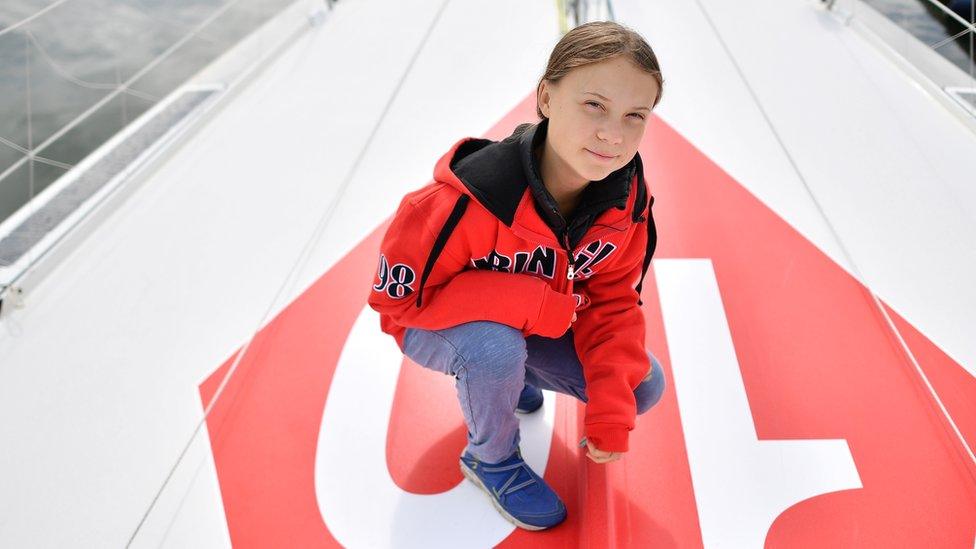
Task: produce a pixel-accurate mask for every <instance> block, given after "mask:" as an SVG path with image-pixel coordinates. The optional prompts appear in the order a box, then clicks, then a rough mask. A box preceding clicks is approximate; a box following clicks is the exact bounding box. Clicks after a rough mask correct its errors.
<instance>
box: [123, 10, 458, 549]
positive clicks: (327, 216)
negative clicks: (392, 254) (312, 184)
mask: <svg viewBox="0 0 976 549" xmlns="http://www.w3.org/2000/svg"><path fill="white" fill-rule="evenodd" d="M449 2H450V0H443V2H442V3H441V6H440V8H439V9H438V11H437V14H436V15H435V16H434V18H433V20H432V21H431V23H430V25H428V27H427V31H426V33H425V34H424V37H423V38H422V39H421V41H420V44H419V45H418V46H417V49H416V51H414V53H413V56H412V57H411V59H410V62H409V63H408V64H407V67H406V69H404V71H403V74H401V75H400V79H399V81H398V82H397V84H396V87H395V88H394V89H393V93H392V94H391V95H390V97H389V99H388V100H387V102H386V105H384V107H383V111H382V112H381V113H380V116H379V118H378V119H377V120H376V123H375V124H374V125H373V129H372V131H371V132H370V134H369V136H368V137H367V138H366V142H365V143H364V144H363V147H362V148H361V149H360V151H359V155H358V156H357V157H356V160H355V161H354V162H353V164H352V166H350V168H349V170H348V171H347V172H346V176H345V178H344V179H343V181H342V183H341V184H340V185H339V190H338V193H337V194H336V195H335V196H334V197H331V198H329V199H328V203H327V209H326V211H325V212H324V213H323V214H322V215H321V216H320V218H319V223H318V225H317V226H316V227H315V230H314V231H313V232H312V234H311V236H310V237H309V238H308V240H306V242H305V245H304V247H303V248H302V250H301V252H300V253H299V255H298V259H297V261H296V262H295V263H294V264H293V265H292V267H291V269H290V270H289V272H288V274H287V275H286V277H285V280H284V282H283V283H282V284H281V286H280V287H279V288H278V291H277V293H276V294H275V296H274V298H273V299H272V300H271V303H270V304H269V305H268V307H267V309H266V310H265V312H264V314H263V315H262V317H261V320H260V322H258V326H257V328H256V329H254V330H253V331H252V333H251V337H250V338H249V339H248V340H247V343H246V344H245V345H244V348H243V349H241V350H240V352H238V353H237V354H236V356H235V358H234V363H233V364H231V366H230V368H229V369H228V370H227V373H226V374H224V377H223V379H222V380H221V382H220V385H219V386H218V387H217V390H216V391H215V392H214V394H213V396H212V397H211V399H210V402H209V403H208V404H207V407H206V409H205V410H204V412H203V417H202V418H200V420H199V421H198V422H197V425H196V427H195V428H194V430H193V433H192V434H191V435H190V439H189V441H188V442H187V443H186V445H184V447H183V450H182V451H181V452H180V455H179V456H178V457H177V459H176V463H174V464H173V467H172V468H171V469H170V471H169V473H168V474H167V475H166V478H165V479H164V480H163V483H162V485H161V486H160V487H159V490H158V491H157V492H156V495H155V496H154V497H153V499H152V502H150V504H149V507H148V508H147V509H146V512H145V513H144V514H143V516H142V519H141V520H140V521H139V524H138V525H137V526H136V528H135V530H134V531H133V532H132V535H131V536H130V537H129V541H128V543H126V547H128V546H130V545H131V544H132V542H133V540H135V537H136V535H137V534H138V533H139V531H140V529H141V528H142V526H143V525H144V524H145V522H146V519H147V518H148V517H149V514H150V513H151V512H152V510H153V508H154V507H155V505H156V502H157V501H158V500H159V498H160V496H161V495H162V493H163V491H164V490H165V489H166V486H167V485H168V484H169V482H170V480H171V479H172V478H173V475H174V473H175V472H176V469H177V467H179V465H180V463H181V462H182V461H183V458H184V457H185V456H186V454H187V452H188V451H189V449H190V446H191V445H192V443H193V441H194V440H195V439H196V437H197V434H198V433H199V432H200V429H201V428H202V427H203V425H204V424H205V423H206V421H207V417H208V416H209V415H210V412H211V410H213V407H214V404H216V402H217V399H218V398H219V397H220V395H221V393H223V390H224V388H225V387H226V386H227V383H228V382H229V380H230V378H231V376H232V375H233V374H234V371H235V370H236V369H237V366H238V364H240V361H241V358H242V357H243V356H244V355H245V354H246V353H247V350H248V349H249V348H250V346H251V343H252V342H253V341H254V338H255V337H256V336H257V334H258V332H259V331H260V330H261V327H262V326H264V324H265V320H266V319H267V317H268V315H269V314H270V313H271V311H272V310H273V308H274V305H275V303H277V301H278V298H279V297H280V296H281V295H282V293H283V291H284V290H285V289H286V288H288V287H290V284H289V283H290V281H291V279H292V275H293V274H295V273H296V272H298V271H299V268H300V267H304V265H305V264H306V262H307V261H308V257H307V256H308V251H309V250H311V249H312V244H314V243H315V242H317V241H318V240H319V236H320V235H321V233H322V232H323V231H324V229H325V227H327V226H328V224H329V221H330V220H331V219H332V215H333V213H334V212H335V206H336V205H337V204H338V203H339V202H340V201H341V199H342V197H343V195H344V194H345V192H346V189H348V187H349V183H350V182H351V181H352V178H353V176H354V175H355V174H356V173H357V172H358V170H359V165H360V164H361V163H362V161H363V159H364V158H365V157H366V152H367V151H368V150H369V147H370V145H371V144H372V142H373V139H374V138H375V136H376V133H377V131H378V130H379V128H380V126H381V125H382V123H383V121H384V120H385V119H386V115H387V113H388V112H389V111H390V107H391V106H392V105H393V102H394V100H396V98H397V97H398V96H399V94H400V90H401V88H402V87H403V84H404V82H405V81H406V79H407V76H409V75H410V72H411V70H413V66H414V64H415V63H416V61H417V59H418V58H419V57H420V53H421V52H422V51H423V49H424V46H425V45H426V44H427V41H428V39H429V38H430V36H431V34H432V32H433V30H434V27H436V25H437V22H438V21H439V20H440V18H441V14H443V12H444V9H445V8H446V7H447V4H448V3H449Z"/></svg>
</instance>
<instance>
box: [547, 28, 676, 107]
mask: <svg viewBox="0 0 976 549" xmlns="http://www.w3.org/2000/svg"><path fill="white" fill-rule="evenodd" d="M618 55H626V56H628V57H629V58H630V60H632V61H633V62H634V63H635V64H636V65H637V66H638V67H640V68H642V69H644V71H646V72H647V73H649V74H651V75H652V76H654V78H655V80H657V85H658V92H657V97H655V98H654V104H653V105H651V109H653V108H654V107H656V106H657V104H658V102H659V101H660V100H661V95H662V93H663V92H664V79H663V78H662V77H661V67H660V65H658V62H657V56H656V55H654V50H652V49H651V46H649V45H648V44H647V42H646V41H645V40H644V38H643V37H642V36H641V35H640V34H638V33H637V32H635V31H634V30H632V29H630V28H628V27H625V26H623V25H620V24H618V23H614V22H613V21H592V22H590V23H584V24H582V25H580V26H578V27H576V28H574V29H573V30H571V31H569V32H567V33H566V34H565V35H563V37H562V38H561V39H560V40H559V42H558V43H556V46H555V47H554V48H553V49H552V53H551V54H550V55H549V64H548V65H547V66H546V72H545V73H544V74H543V75H542V78H540V79H539V83H538V84H537V85H536V104H535V112H536V114H538V115H539V118H540V119H541V118H545V116H543V114H542V109H540V108H539V90H540V88H541V86H542V81H543V80H549V81H550V82H558V81H559V80H560V79H562V77H563V76H566V74H567V73H568V72H569V71H571V70H572V69H574V68H576V67H580V66H583V65H589V64H590V63H597V62H599V61H603V60H605V59H610V58H612V57H616V56H618Z"/></svg>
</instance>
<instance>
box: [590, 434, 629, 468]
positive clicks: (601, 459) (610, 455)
mask: <svg viewBox="0 0 976 549" xmlns="http://www.w3.org/2000/svg"><path fill="white" fill-rule="evenodd" d="M586 449H587V453H586V455H587V457H589V458H590V459H592V460H593V461H595V462H597V463H610V462H611V461H617V460H618V459H620V458H622V457H623V456H624V454H623V452H604V451H603V450H600V449H599V448H597V447H596V446H594V445H593V443H592V442H590V441H589V439H587V440H586Z"/></svg>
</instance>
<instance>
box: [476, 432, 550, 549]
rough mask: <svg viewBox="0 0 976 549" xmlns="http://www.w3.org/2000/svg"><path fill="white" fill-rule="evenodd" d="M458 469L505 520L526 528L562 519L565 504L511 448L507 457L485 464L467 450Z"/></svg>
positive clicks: (540, 526)
mask: <svg viewBox="0 0 976 549" xmlns="http://www.w3.org/2000/svg"><path fill="white" fill-rule="evenodd" d="M461 472H462V473H463V474H464V476H466V477H467V478H468V480H470V481H471V482H473V483H475V484H476V485H477V486H478V487H479V488H481V489H482V490H484V492H485V493H486V494H488V497H489V498H490V499H491V503H492V505H494V506H495V509H498V512H499V513H501V515H502V516H503V517H505V519H506V520H508V521H509V522H511V523H512V524H514V525H516V526H518V527H519V528H524V529H526V530H544V529H546V528H551V527H553V526H555V525H557V524H559V523H561V522H562V521H564V520H566V506H565V505H564V504H563V502H562V500H561V499H559V495H558V494H556V492H554V491H553V490H552V488H550V487H549V485H548V484H546V481H544V480H542V477H540V476H539V475H537V474H536V473H535V471H533V470H532V469H531V468H530V467H529V465H528V464H527V463H525V461H524V460H523V459H522V451H521V449H519V448H516V449H515V452H513V453H512V455H511V456H509V457H508V458H507V459H504V460H502V461H500V462H498V463H487V462H484V461H481V460H479V459H478V458H476V457H474V456H472V455H471V454H470V453H468V452H467V451H465V452H464V454H462V455H461Z"/></svg>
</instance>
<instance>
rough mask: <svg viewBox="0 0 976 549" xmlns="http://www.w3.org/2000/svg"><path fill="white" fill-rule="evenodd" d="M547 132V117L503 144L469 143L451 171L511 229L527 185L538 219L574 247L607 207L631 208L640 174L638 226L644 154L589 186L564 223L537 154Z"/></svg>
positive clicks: (522, 127)
mask: <svg viewBox="0 0 976 549" xmlns="http://www.w3.org/2000/svg"><path fill="white" fill-rule="evenodd" d="M548 127H549V119H548V118H546V119H543V120H542V121H540V122H538V123H536V124H532V123H523V124H519V125H518V126H517V127H516V128H515V130H514V131H513V132H512V134H511V135H509V136H508V137H506V138H505V139H503V140H501V141H497V142H496V141H491V140H488V139H473V140H471V141H467V142H465V143H464V144H462V145H461V146H460V147H459V148H458V150H457V151H456V152H455V155H454V157H453V158H452V159H451V163H450V166H451V170H452V171H453V172H454V173H455V175H457V177H458V179H460V180H461V182H462V183H464V185H465V187H467V188H468V190H469V191H470V192H471V194H472V195H473V196H475V197H476V198H477V199H478V201H479V202H481V203H482V204H483V205H484V206H485V207H486V208H487V209H488V210H489V211H491V212H492V213H493V214H494V215H495V216H496V217H497V218H498V219H499V220H500V221H501V222H502V223H504V224H505V225H507V226H511V225H512V222H513V220H514V217H515V210H516V209H517V208H518V204H519V201H520V200H521V198H522V195H523V194H524V193H525V188H526V186H528V187H529V188H530V189H531V191H532V197H533V199H534V203H535V208H536V211H537V212H538V213H539V216H540V217H541V218H542V219H543V220H545V222H546V224H547V225H549V227H550V228H551V229H552V231H553V233H554V234H555V235H556V237H557V239H559V240H562V238H561V235H562V234H563V233H564V232H565V231H567V229H568V232H569V235H568V236H569V241H570V244H571V245H572V246H575V245H576V244H577V243H578V242H579V240H580V239H582V237H583V235H584V234H585V233H586V231H587V230H588V228H589V227H590V226H591V225H592V223H593V220H595V219H596V218H597V217H599V216H600V214H602V213H603V212H604V211H605V210H606V209H607V208H611V207H613V208H618V209H621V210H623V209H625V208H626V207H627V201H628V198H629V196H630V188H631V182H632V181H633V178H634V174H635V173H636V174H637V175H638V178H639V184H638V186H637V189H638V196H637V201H636V203H635V205H634V215H633V219H634V221H637V220H638V218H640V217H641V214H642V213H643V211H644V208H645V206H646V205H647V188H646V184H645V183H644V175H643V169H642V164H641V158H640V153H637V154H635V155H634V158H632V159H631V161H630V162H628V163H627V165H625V166H623V167H622V168H619V169H617V170H615V171H613V172H611V173H610V174H609V175H607V176H606V177H605V178H603V179H601V180H599V181H592V182H590V184H589V185H587V186H586V188H585V189H584V190H583V194H582V195H581V197H580V202H579V204H578V205H577V206H576V209H575V210H574V211H573V212H572V215H571V217H570V219H564V218H563V216H562V214H561V213H560V212H559V207H558V205H557V203H556V200H555V198H553V196H552V194H550V193H549V190H548V189H546V186H545V185H544V184H543V182H542V176H541V175H540V173H541V170H540V168H539V165H538V159H537V157H536V155H535V154H533V152H534V151H535V150H536V149H537V148H538V147H539V146H541V145H542V144H543V141H544V140H545V138H546V132H547V130H548Z"/></svg>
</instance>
